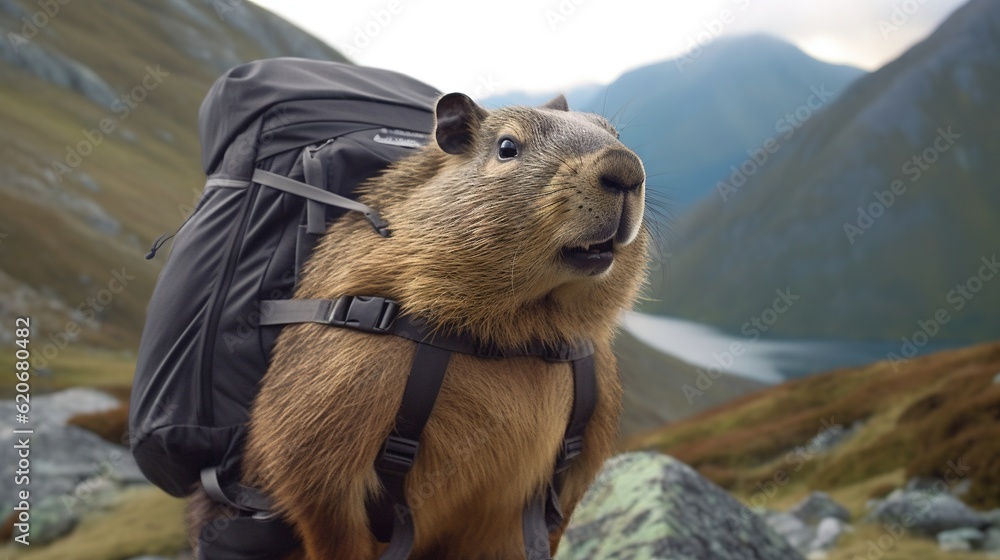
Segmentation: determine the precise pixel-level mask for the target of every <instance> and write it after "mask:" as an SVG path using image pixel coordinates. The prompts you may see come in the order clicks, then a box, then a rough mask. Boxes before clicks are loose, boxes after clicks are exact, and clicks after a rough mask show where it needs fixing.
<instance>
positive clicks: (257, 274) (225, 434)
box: [129, 58, 596, 560]
mask: <svg viewBox="0 0 1000 560" xmlns="http://www.w3.org/2000/svg"><path fill="white" fill-rule="evenodd" d="M438 95H439V94H438V92H437V91H435V90H434V89H433V88H431V87H430V86H427V85H425V84H423V83H421V82H419V81H416V80H414V79H412V78H409V77H407V76H404V75H401V74H398V73H395V72H390V71H385V70H378V69H372V68H364V67H358V66H352V65H346V64H340V63H334V62H321V61H314V60H304V59H292V58H282V59H270V60H261V61H256V62H252V63H249V64H245V65H242V66H238V67H236V68H233V69H232V70H230V71H229V72H227V73H226V74H225V75H223V76H222V77H221V78H219V80H218V81H216V83H215V84H214V85H213V87H212V88H211V90H210V91H209V93H208V95H207V97H206V98H205V101H204V102H203V104H202V106H201V109H200V111H199V133H200V136H201V141H202V163H203V166H204V169H205V173H206V175H207V177H208V179H207V181H206V184H205V190H204V193H203V194H202V196H201V198H200V200H199V202H198V205H197V208H195V210H194V212H193V214H192V215H191V216H190V217H189V218H188V220H187V221H186V222H185V223H184V224H183V225H182V226H181V228H180V229H179V230H178V231H177V233H176V236H175V238H174V242H173V247H172V250H171V254H170V256H169V258H168V259H167V262H166V264H165V266H164V268H163V271H162V272H161V273H160V278H159V280H158V282H157V285H156V288H155V290H154V292H153V296H152V299H151V301H150V304H149V308H148V311H147V317H146V325H145V329H144V330H143V333H142V341H141V343H140V347H139V355H138V360H137V364H136V372H135V378H134V382H133V389H132V396H131V404H130V410H129V433H130V443H131V448H132V453H133V455H134V456H135V459H136V462H137V463H138V465H139V467H140V469H141V470H142V472H143V474H144V475H145V476H146V477H147V478H148V479H149V480H150V481H151V482H153V483H154V484H156V485H157V486H159V487H160V488H162V489H163V490H165V491H166V492H168V493H169V494H171V495H174V496H179V497H180V496H186V495H188V494H190V493H191V492H193V491H194V490H195V489H196V488H197V487H198V485H199V483H200V484H201V485H202V486H203V487H204V488H205V490H206V491H207V492H208V494H209V495H210V496H211V497H212V498H213V499H215V500H216V501H218V502H220V503H223V504H226V505H229V506H232V507H233V508H234V509H235V510H236V511H239V512H241V515H240V516H238V517H234V518H230V519H227V520H226V522H225V524H224V526H219V525H218V524H217V525H216V526H208V527H206V530H208V531H209V532H211V533H212V534H211V535H209V536H208V537H206V531H203V532H202V539H201V549H202V550H201V554H202V557H203V558H211V559H233V560H235V559H251V558H252V559H265V558H274V557H280V556H281V554H283V553H284V552H286V551H288V550H290V549H291V548H294V547H295V546H297V543H296V541H295V536H294V534H293V533H292V532H291V530H290V529H289V528H288V527H287V526H286V525H285V524H284V523H283V522H282V521H281V519H280V518H277V517H275V516H273V515H270V514H269V510H270V501H269V500H268V498H267V497H266V496H264V495H263V494H261V493H260V492H258V491H256V490H255V489H252V488H247V487H245V486H243V485H242V484H240V477H241V473H240V463H241V458H242V450H243V445H244V440H245V436H246V425H247V422H248V420H249V409H250V406H251V404H252V402H253V399H254V397H255V396H256V393H257V390H258V385H259V382H260V380H261V378H262V377H263V375H264V373H265V371H266V370H267V365H268V360H269V356H270V353H271V350H272V348H273V346H274V343H275V340H276V338H277V336H278V333H279V332H280V329H281V326H282V325H284V324H288V323H295V322H306V321H314V322H322V323H325V324H329V325H331V326H334V327H342V328H354V329H360V330H364V331H366V332H372V333H379V334H393V335H397V336H402V337H406V338H409V339H411V340H415V341H417V342H420V343H421V346H420V347H418V352H417V354H416V357H415V359H414V365H413V372H411V381H412V383H411V382H408V383H407V387H406V392H405V393H404V401H403V405H402V407H401V410H400V414H399V417H398V418H399V419H400V420H399V422H398V423H397V430H396V432H395V433H394V434H393V435H392V436H390V437H389V439H388V440H387V441H386V444H385V447H384V449H383V451H382V454H381V455H380V457H379V458H378V459H377V460H376V465H375V467H376V469H377V471H378V472H379V476H380V477H381V480H382V482H383V486H384V487H385V489H386V495H385V497H384V498H383V500H382V501H381V502H380V503H376V504H370V506H369V514H370V518H371V526H372V531H373V533H374V534H375V536H376V537H378V539H379V540H380V541H382V542H389V541H391V543H390V547H389V550H388V551H387V552H386V553H385V554H384V555H383V558H399V559H403V558H406V557H407V556H408V554H409V551H410V547H411V546H412V542H413V524H412V520H410V519H409V516H408V515H403V514H400V512H401V511H402V512H408V510H407V509H406V500H405V494H404V478H405V475H406V472H407V471H408V470H409V466H410V465H412V463H413V460H414V459H415V456H416V453H417V448H418V447H419V436H420V433H421V431H422V429H423V424H424V423H425V422H426V420H427V417H428V416H429V415H430V413H431V409H432V408H433V405H434V400H435V398H436V395H437V389H438V388H439V387H440V384H441V382H442V381H443V377H444V370H445V369H446V367H447V362H448V356H449V355H450V353H451V352H465V353H470V354H475V355H479V356H489V357H503V356H511V355H535V356H538V357H541V358H544V359H548V360H556V361H571V362H573V364H574V372H575V376H574V379H575V383H576V390H575V392H574V395H575V397H574V398H575V402H574V408H573V414H572V418H571V419H570V422H569V427H568V428H567V437H566V440H565V441H564V445H563V451H562V452H560V454H559V457H558V458H557V471H562V470H565V468H567V467H568V465H569V463H570V462H571V461H572V459H573V458H574V457H575V456H576V455H578V454H579V452H580V444H581V442H582V436H583V429H584V427H585V426H586V423H587V420H588V419H589V416H590V414H591V412H592V410H593V401H594V399H595V398H596V386H595V383H594V380H593V366H592V357H591V354H592V353H593V349H592V347H591V346H590V345H589V344H585V345H582V346H577V347H562V348H548V347H536V348H531V349H527V350H521V351H518V352H505V351H503V350H502V349H496V348H489V347H488V345H484V344H481V343H479V341H471V340H464V339H461V338H455V337H451V338H447V339H445V338H434V337H432V336H431V335H430V334H429V333H430V329H428V328H427V327H426V325H422V324H420V323H419V321H414V320H411V319H410V318H408V317H405V316H404V317H399V318H397V316H396V315H397V314H398V311H399V305H398V304H397V303H396V302H392V301H390V300H386V299H384V298H380V297H377V295H359V296H351V295H345V296H344V297H342V298H339V299H338V300H335V301H319V300H314V301H306V300H291V299H290V298H291V297H292V295H293V292H294V289H295V286H296V284H297V282H298V275H299V273H300V271H301V270H302V265H303V263H304V262H305V261H306V260H307V259H308V257H309V256H310V255H311V253H312V251H313V249H314V247H315V246H316V243H317V241H318V239H319V237H320V236H321V235H322V234H323V233H324V232H325V231H326V228H327V224H328V223H329V222H330V221H332V220H335V219H337V218H338V217H339V216H340V215H342V214H344V213H345V212H347V211H358V212H362V213H364V215H365V217H366V218H367V220H368V221H369V223H371V225H372V227H373V230H374V231H373V232H372V234H373V235H376V234H377V235H383V236H388V235H391V232H390V230H391V225H390V224H386V223H385V222H384V221H383V220H382V219H381V217H380V216H379V215H378V212H377V210H376V209H371V208H368V207H366V206H364V205H362V204H360V203H358V202H356V201H354V200H353V198H352V197H353V192H354V189H355V187H357V185H358V184H359V183H361V182H362V181H364V180H365V179H368V178H370V177H372V176H374V175H376V174H377V173H378V172H379V171H380V170H382V169H383V168H385V167H386V166H387V165H389V164H390V163H392V162H393V161H396V160H397V159H399V158H402V157H404V156H406V155H409V154H411V153H413V151H414V149H415V148H419V147H421V146H422V145H423V144H425V143H426V142H427V139H428V137H429V136H428V135H429V133H430V132H431V131H432V128H433V107H434V102H435V100H436V98H437V97H438ZM160 244H161V243H157V244H154V248H153V250H152V251H151V252H150V255H147V258H152V257H153V256H154V255H155V251H156V249H157V248H158V247H159V245H160ZM345 266H349V263H345ZM404 420H409V421H406V422H404ZM403 424H405V426H404V425H403ZM559 486H560V480H559V476H558V473H557V474H556V475H555V476H554V478H553V485H552V489H551V490H550V492H549V496H547V497H546V499H545V500H544V501H543V502H542V503H539V504H533V505H531V507H530V508H529V507H528V506H526V509H525V519H526V522H525V527H526V529H525V538H526V543H527V546H528V548H529V552H528V557H529V558H530V559H532V560H534V559H535V558H548V543H547V534H548V531H551V530H554V528H555V527H556V526H557V525H559V524H561V523H562V515H561V513H560V512H559V509H558V501H557V496H558V490H559ZM529 518H530V519H531V521H530V523H529V522H528V519H529ZM529 525H530V527H531V528H530V530H529ZM532 543H533V544H532ZM532 547H534V548H535V549H536V550H535V551H534V552H533V551H531V550H530V549H531V548H532ZM543 548H544V551H542V549H543Z"/></svg>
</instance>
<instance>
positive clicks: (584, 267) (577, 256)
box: [562, 239, 615, 274]
mask: <svg viewBox="0 0 1000 560" xmlns="http://www.w3.org/2000/svg"><path fill="white" fill-rule="evenodd" d="M562 259H563V261H564V262H566V264H568V265H570V266H571V267H573V268H575V269H577V270H579V271H581V272H583V273H585V274H600V273H602V272H604V271H605V270H607V269H608V268H609V267H610V266H611V263H613V262H614V260H615V253H614V243H613V240H612V239H608V240H607V241H602V242H601V243H595V244H593V245H587V246H586V247H566V248H564V249H563V250H562Z"/></svg>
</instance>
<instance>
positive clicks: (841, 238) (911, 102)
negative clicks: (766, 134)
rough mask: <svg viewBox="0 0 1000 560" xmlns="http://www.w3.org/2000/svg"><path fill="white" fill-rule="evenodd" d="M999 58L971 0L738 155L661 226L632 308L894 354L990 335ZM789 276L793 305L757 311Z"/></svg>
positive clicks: (987, 13) (984, 3) (995, 329)
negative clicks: (668, 233) (665, 256)
mask: <svg viewBox="0 0 1000 560" xmlns="http://www.w3.org/2000/svg"><path fill="white" fill-rule="evenodd" d="M998 69H1000V4H998V3H996V2H991V1H989V0H972V1H970V2H969V3H968V4H966V5H965V6H963V7H962V8H960V9H959V10H957V11H956V12H955V13H953V14H952V15H951V16H950V17H949V18H948V19H947V20H946V21H945V22H944V23H942V24H941V26H940V27H939V28H938V29H937V30H936V31H935V32H934V33H933V34H932V35H930V36H929V37H928V38H927V39H925V40H924V41H922V42H921V43H919V44H917V45H915V46H914V47H913V48H911V49H910V50H909V51H908V52H906V53H905V54H903V55H902V56H901V57H899V58H898V59H897V60H895V61H893V62H891V63H889V64H887V65H886V66H885V67H883V68H881V69H880V70H878V71H877V72H874V73H873V74H870V75H868V76H864V77H862V78H860V79H858V80H857V81H856V82H855V83H854V84H853V85H851V87H850V88H849V89H848V90H847V91H846V92H845V93H844V94H843V95H842V96H841V97H840V98H839V99H837V100H836V101H833V102H832V103H831V104H830V105H829V106H828V107H826V108H825V109H824V110H823V111H822V112H820V113H819V114H817V115H816V116H815V117H814V118H812V119H810V120H809V121H808V122H806V123H805V124H804V125H803V126H802V128H801V129H799V131H798V132H797V133H796V134H795V135H794V137H793V138H791V139H790V140H789V141H788V142H787V143H786V144H782V145H781V146H780V151H779V152H777V153H775V154H773V155H772V157H770V158H769V159H768V160H767V161H763V162H761V163H759V164H758V163H756V162H754V161H753V158H746V162H749V163H747V165H746V171H753V173H746V175H748V177H745V178H741V177H739V176H738V174H734V175H731V176H728V177H724V178H721V180H720V181H719V182H717V183H716V189H714V192H713V194H712V196H710V197H709V198H708V199H707V200H706V201H705V202H704V203H703V204H701V205H700V206H699V207H698V208H697V209H695V210H694V211H692V212H691V213H690V214H689V215H687V216H685V217H684V218H683V219H681V220H680V221H679V223H677V224H676V239H675V243H673V244H672V245H671V247H670V250H671V251H672V253H673V256H672V257H671V258H670V259H669V261H668V266H667V271H666V273H665V280H664V284H665V285H666V286H667V289H663V290H660V291H659V293H657V294H656V296H657V298H658V299H659V300H660V301H658V302H655V303H651V304H649V306H648V307H647V310H649V311H655V312H660V313H664V314H669V315H677V316H681V317H685V318H688V319H691V320H696V321H701V322H707V323H711V324H714V325H717V326H721V327H725V328H728V329H730V330H733V331H736V332H739V331H740V329H741V328H742V329H743V330H744V334H748V333H747V332H746V330H747V329H746V328H744V327H741V325H743V324H744V323H745V322H747V321H751V320H753V319H754V318H756V319H757V320H758V322H761V321H763V323H762V327H760V328H759V327H757V326H755V327H753V329H755V330H757V331H759V332H762V333H766V334H765V335H780V336H804V337H835V338H854V339H882V340H898V341H899V346H900V353H899V355H900V356H903V357H907V355H912V354H914V353H915V352H916V351H918V350H919V349H920V348H921V347H923V346H924V345H925V344H927V343H928V341H929V340H933V342H938V343H941V342H948V341H952V342H975V341H983V340H988V339H991V338H995V337H997V336H1000V315H998V313H997V310H998V309H1000V280H996V279H995V278H997V277H1000V263H998V261H997V257H996V256H997V254H998V253H1000V244H998V240H1000V221H998V220H997V218H996V212H997V208H1000V189H998V185H1000V170H998V168H997V166H996V165H995V161H994V160H995V159H996V155H997V154H998V153H1000V136H998V135H997V130H1000V71H998ZM764 147H765V146H760V147H759V148H758V149H762V148H764ZM746 162H745V163H746ZM789 288H790V289H791V291H792V292H793V293H795V294H797V295H798V296H799V297H800V299H798V300H797V301H796V302H795V304H794V306H792V307H791V308H790V309H788V311H787V313H776V312H775V311H767V310H769V309H771V308H772V303H773V300H774V299H775V297H774V294H775V290H785V289H789ZM765 314H766V315H765Z"/></svg>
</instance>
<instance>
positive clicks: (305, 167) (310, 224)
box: [302, 149, 339, 235]
mask: <svg viewBox="0 0 1000 560" xmlns="http://www.w3.org/2000/svg"><path fill="white" fill-rule="evenodd" d="M302 174H303V175H304V176H305V180H306V184H308V185H311V186H314V187H316V188H319V189H321V190H323V191H326V189H324V188H323V186H324V185H326V177H323V176H322V175H323V160H322V159H320V158H318V157H316V154H315V153H313V152H312V151H311V149H306V150H303V154H302ZM334 194H336V193H334ZM338 196H339V195H338ZM306 232H307V233H310V234H313V235H320V234H323V233H326V206H325V205H323V203H321V202H318V201H315V200H310V201H308V202H307V203H306Z"/></svg>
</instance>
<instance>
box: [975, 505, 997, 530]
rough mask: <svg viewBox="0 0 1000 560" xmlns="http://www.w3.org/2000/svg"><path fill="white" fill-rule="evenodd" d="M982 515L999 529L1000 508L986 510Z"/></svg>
mask: <svg viewBox="0 0 1000 560" xmlns="http://www.w3.org/2000/svg"><path fill="white" fill-rule="evenodd" d="M980 515H982V516H983V519H985V520H986V522H987V523H989V524H990V525H992V526H993V527H996V528H997V529H1000V508H997V509H993V510H990V511H984V512H982V513H981V514H980Z"/></svg>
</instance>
